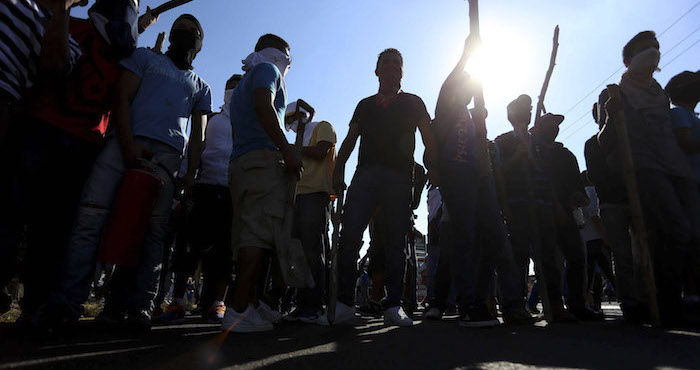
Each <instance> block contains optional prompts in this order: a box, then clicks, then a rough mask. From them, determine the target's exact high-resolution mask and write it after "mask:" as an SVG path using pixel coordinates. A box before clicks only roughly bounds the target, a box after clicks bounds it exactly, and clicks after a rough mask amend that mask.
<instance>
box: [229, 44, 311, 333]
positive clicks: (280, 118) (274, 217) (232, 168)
mask: <svg viewBox="0 0 700 370" xmlns="http://www.w3.org/2000/svg"><path fill="white" fill-rule="evenodd" d="M290 62H291V57H290V56H289V44H287V42H286V41H284V40H283V39H282V38H280V37H279V36H276V35H272V34H267V35H263V36H261V37H260V39H258V43H257V44H256V45H255V52H253V53H251V54H250V55H249V56H248V57H247V58H246V59H245V60H243V70H244V71H245V72H246V74H245V75H244V76H243V79H242V80H241V82H240V83H239V84H238V86H237V87H236V89H235V90H234V91H233V95H232V96H231V109H230V110H231V124H232V125H233V132H234V137H233V151H232V153H231V162H230V164H229V187H230V189H231V201H232V203H233V222H232V228H233V233H232V236H233V241H232V247H233V250H234V251H233V254H234V257H235V258H236V259H237V265H236V283H235V288H234V292H233V296H232V297H231V299H230V302H229V305H228V307H227V308H226V314H225V315H224V320H223V326H222V328H223V329H224V330H226V331H233V332H258V331H267V330H272V329H273V326H272V322H275V321H278V320H279V319H281V317H282V316H281V314H280V313H279V312H276V311H273V310H272V309H271V308H270V307H269V306H268V305H266V304H265V303H264V302H262V301H260V300H258V298H257V297H258V295H257V292H256V291H255V288H256V281H257V279H258V275H259V273H260V266H261V264H262V258H263V255H264V254H265V253H267V252H269V251H273V250H274V249H275V248H276V247H278V245H277V243H276V241H279V240H281V239H282V238H281V237H280V236H281V231H282V223H283V221H284V213H285V207H286V205H287V202H288V199H287V197H288V196H289V195H288V174H289V175H291V176H296V177H297V178H298V177H299V175H300V172H301V159H300V158H298V157H297V155H296V153H295V150H294V146H293V145H290V144H289V143H288V142H287V139H286V138H285V136H284V133H283V132H282V124H283V122H284V113H285V108H286V106H287V90H286V87H285V84H284V77H285V75H286V74H287V71H288V70H289V66H290ZM285 172H286V173H285Z"/></svg>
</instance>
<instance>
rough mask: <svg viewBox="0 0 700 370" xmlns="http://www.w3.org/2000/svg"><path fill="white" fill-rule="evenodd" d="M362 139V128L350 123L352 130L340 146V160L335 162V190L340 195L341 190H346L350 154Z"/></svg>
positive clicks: (337, 159)
mask: <svg viewBox="0 0 700 370" xmlns="http://www.w3.org/2000/svg"><path fill="white" fill-rule="evenodd" d="M359 137H360V126H359V124H357V123H355V122H351V123H350V129H349V130H348V135H347V136H346V137H345V140H343V144H341V145H340V150H338V158H336V161H335V168H334V169H333V189H334V190H335V191H336V194H338V193H339V192H340V191H341V190H344V189H345V187H346V185H345V163H347V161H348V159H349V158H350V154H352V151H353V150H355V145H356V144H357V139H358V138H359Z"/></svg>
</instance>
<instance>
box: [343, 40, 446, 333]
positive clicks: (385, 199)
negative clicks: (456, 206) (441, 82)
mask: <svg viewBox="0 0 700 370" xmlns="http://www.w3.org/2000/svg"><path fill="white" fill-rule="evenodd" d="M375 74H376V75H377V77H379V93H378V94H376V95H373V96H370V97H368V98H365V99H363V100H362V101H360V103H359V104H358V105H357V108H355V114H354V115H353V118H352V121H351V122H350V129H349V131H348V135H347V137H346V138H345V140H344V141H343V144H342V146H341V147H340V151H339V152H338V159H337V161H336V165H335V170H334V172H333V184H334V188H335V189H336V191H342V190H343V189H344V188H345V182H344V175H345V163H346V162H347V160H348V158H349V157H350V154H351V153H352V151H353V150H354V148H355V144H356V143H357V139H358V138H361V140H360V152H359V158H358V165H357V171H356V172H355V176H354V177H353V180H352V183H351V185H350V188H349V189H348V195H347V203H346V206H345V210H344V216H343V228H342V231H341V235H340V248H339V254H338V305H337V308H336V319H335V322H336V323H340V322H343V321H347V320H349V319H352V318H353V317H354V315H355V308H354V307H353V293H354V288H355V277H356V276H357V275H356V268H357V260H358V257H359V255H358V253H359V250H360V246H361V243H362V234H363V233H364V231H365V229H366V228H367V224H368V223H369V220H370V218H371V217H372V215H373V214H374V212H375V210H376V209H377V208H378V207H379V208H380V209H381V210H380V212H379V214H378V215H377V216H376V217H377V221H378V222H380V223H381V224H382V225H383V226H384V232H385V237H384V243H385V244H384V245H385V255H386V288H387V300H386V304H385V307H384V322H385V323H386V324H389V325H399V326H411V325H413V321H412V320H411V319H410V318H409V317H408V316H407V315H406V313H405V312H404V311H403V309H402V308H401V306H400V300H401V295H402V282H403V275H404V263H405V260H406V256H405V238H404V237H405V233H406V230H407V229H408V222H409V216H410V212H411V188H412V182H411V181H412V180H411V178H412V174H413V163H414V160H413V152H414V150H415V132H416V128H418V129H420V131H421V135H422V137H423V143H424V144H425V147H426V154H427V156H428V158H429V159H430V160H433V158H435V155H434V152H433V151H434V149H435V148H434V144H433V143H434V138H433V135H432V133H431V131H430V130H429V128H428V124H429V122H430V115H429V114H428V112H427V110H426V108H425V104H424V103H423V101H422V100H421V98H419V97H418V96H416V95H413V94H408V93H404V92H403V91H401V78H402V77H403V58H402V56H401V53H400V52H399V51H398V50H396V49H386V50H384V51H383V52H382V53H381V54H379V58H378V60H377V68H376V71H375ZM431 176H433V177H434V176H435V174H434V173H433V174H432V175H431Z"/></svg>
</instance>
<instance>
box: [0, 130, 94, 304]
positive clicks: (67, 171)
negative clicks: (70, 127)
mask: <svg viewBox="0 0 700 370" xmlns="http://www.w3.org/2000/svg"><path fill="white" fill-rule="evenodd" d="M20 126H21V127H20ZM99 151H100V148H99V146H97V145H95V144H92V143H89V142H86V141H83V140H81V139H79V138H77V137H75V136H73V135H72V134H70V133H68V132H65V131H63V130H60V129H58V128H55V127H53V126H51V125H48V124H46V123H43V122H40V121H34V120H31V121H28V122H23V124H22V125H15V126H14V128H13V129H12V131H11V132H10V133H9V136H8V141H7V145H5V146H4V148H3V149H2V153H1V154H2V156H3V158H5V159H7V160H9V164H10V167H9V168H4V169H3V171H2V175H0V176H1V177H0V188H1V189H0V193H2V194H4V195H5V196H6V197H7V198H6V201H5V202H4V204H3V207H2V210H1V211H0V259H1V260H2V262H0V263H1V264H2V266H0V270H2V271H8V272H9V273H5V274H3V276H1V277H0V278H2V280H0V286H3V287H4V285H5V284H7V282H8V281H9V280H8V279H10V278H11V277H12V276H11V272H12V267H13V265H14V264H15V263H16V261H17V259H16V258H17V257H16V252H17V245H18V236H19V235H20V232H21V230H22V229H23V228H24V227H25V225H26V231H27V234H26V241H27V249H26V251H25V253H24V262H23V268H22V271H21V276H22V281H23V283H24V288H25V295H24V299H23V301H22V310H23V311H24V312H25V313H32V312H33V311H35V310H36V309H37V308H38V307H39V306H40V305H42V304H44V303H46V301H47V297H48V293H49V291H50V290H51V289H52V288H54V287H55V284H56V283H57V281H58V280H59V278H60V276H61V269H62V267H63V260H64V258H65V253H66V249H67V246H68V238H69V237H70V232H71V228H72V226H73V221H74V220H75V215H76V212H77V208H78V203H79V202H80V195H81V192H82V189H83V185H84V183H85V180H86V179H87V177H88V175H89V174H90V170H91V168H92V165H93V163H94V162H95V159H96V158H97V155H98V153H99Z"/></svg>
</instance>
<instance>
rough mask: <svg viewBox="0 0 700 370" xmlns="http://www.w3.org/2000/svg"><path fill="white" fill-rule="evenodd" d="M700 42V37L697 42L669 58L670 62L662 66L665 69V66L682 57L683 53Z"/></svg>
mask: <svg viewBox="0 0 700 370" xmlns="http://www.w3.org/2000/svg"><path fill="white" fill-rule="evenodd" d="M699 42H700V39H697V40H695V42H694V43H693V44H692V45H690V46H688V47H687V48H686V49H685V50H683V51H682V52H681V53H680V54H678V55H676V56H675V57H674V58H673V59H671V60H669V61H668V63H666V64H664V65H663V66H662V67H661V68H662V69H663V68H666V66H667V65H669V64H671V63H673V61H674V60H676V59H678V57H680V56H681V55H683V54H685V53H686V52H688V51H689V50H690V49H692V48H693V46H695V45H697V44H698V43H699Z"/></svg>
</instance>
